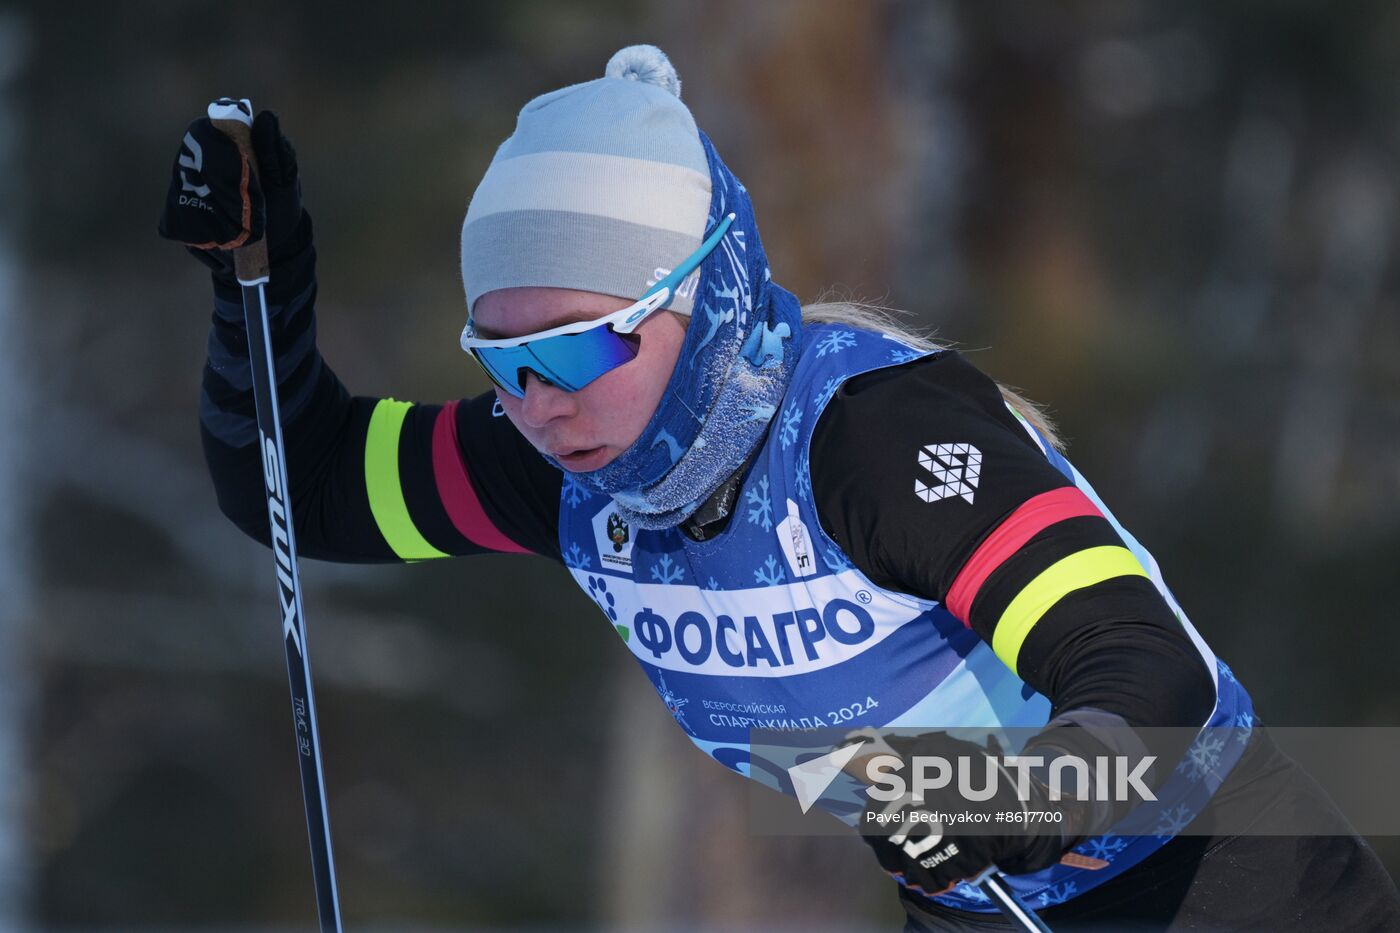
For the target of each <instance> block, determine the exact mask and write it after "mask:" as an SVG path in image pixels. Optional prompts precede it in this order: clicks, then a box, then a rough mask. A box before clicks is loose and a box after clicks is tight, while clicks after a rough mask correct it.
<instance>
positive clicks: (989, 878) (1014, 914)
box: [972, 865, 1050, 933]
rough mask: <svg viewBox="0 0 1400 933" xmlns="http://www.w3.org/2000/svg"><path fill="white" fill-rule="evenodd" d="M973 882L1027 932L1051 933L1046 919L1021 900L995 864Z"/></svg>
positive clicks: (1013, 921)
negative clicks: (1041, 917) (1037, 914)
mask: <svg viewBox="0 0 1400 933" xmlns="http://www.w3.org/2000/svg"><path fill="white" fill-rule="evenodd" d="M972 883H973V884H975V885H977V889H978V890H979V891H981V892H982V893H983V894H985V895H987V896H988V897H990V898H991V899H992V903H993V904H996V905H997V906H998V907H1000V908H1001V912H1002V914H1003V915H1005V917H1006V919H1008V920H1010V921H1011V922H1012V923H1014V924H1016V925H1017V926H1019V927H1020V928H1021V929H1022V930H1025V931H1026V933H1050V928H1049V927H1048V926H1046V925H1045V921H1044V920H1041V919H1040V918H1039V917H1038V916H1036V913H1035V911H1033V910H1031V909H1030V907H1028V906H1027V905H1026V902H1025V901H1023V900H1021V897H1020V895H1018V894H1017V893H1016V892H1015V891H1013V890H1011V885H1009V884H1007V883H1006V879H1005V878H1003V877H1002V876H1001V873H1000V872H998V871H997V868H996V866H995V865H993V866H992V867H991V868H988V869H987V870H986V871H984V872H982V874H980V875H978V876H977V877H976V878H973V879H972Z"/></svg>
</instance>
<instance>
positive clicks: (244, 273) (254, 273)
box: [209, 97, 269, 285]
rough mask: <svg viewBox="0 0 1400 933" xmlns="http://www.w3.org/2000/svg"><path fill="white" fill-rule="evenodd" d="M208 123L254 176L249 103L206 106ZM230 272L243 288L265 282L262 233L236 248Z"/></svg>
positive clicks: (238, 101)
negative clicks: (231, 146) (221, 134)
mask: <svg viewBox="0 0 1400 933" xmlns="http://www.w3.org/2000/svg"><path fill="white" fill-rule="evenodd" d="M209 120H210V122H211V123H213V124H214V127H215V128H216V129H218V130H219V131H220V132H222V133H223V134H224V135H225V136H227V137H228V138H229V139H231V140H233V142H234V145H236V146H238V150H239V152H241V153H243V160H244V161H245V162H247V164H248V170H249V171H250V172H252V173H253V174H254V175H256V174H257V173H258V160H257V157H256V156H255V155H254V154H253V104H252V102H251V101H249V100H248V98H246V97H244V98H241V99H235V98H232V97H220V98H219V99H218V100H216V101H214V102H213V103H212V104H210V105H209ZM233 271H234V274H235V275H236V276H237V277H238V281H239V282H240V283H242V284H244V285H250V284H253V283H255V282H257V281H259V280H262V281H266V280H267V278H268V272H269V266H268V261H267V232H266V231H264V232H263V236H262V238H261V239H260V240H258V241H257V242H256V243H249V244H248V245H247V246H240V247H238V248H237V249H235V250H234V251H233Z"/></svg>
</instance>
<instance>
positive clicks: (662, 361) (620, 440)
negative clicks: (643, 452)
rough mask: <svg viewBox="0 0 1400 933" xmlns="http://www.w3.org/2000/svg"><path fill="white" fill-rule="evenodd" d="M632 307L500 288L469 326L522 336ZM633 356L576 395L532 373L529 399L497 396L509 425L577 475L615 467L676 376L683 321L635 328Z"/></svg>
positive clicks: (480, 304)
mask: <svg viewBox="0 0 1400 933" xmlns="http://www.w3.org/2000/svg"><path fill="white" fill-rule="evenodd" d="M631 303H632V302H631V301H630V300H628V299H625V298H617V297H614V296H612V295H600V294H598V293H597V292H581V291H574V290H573V289H568V288H502V289H498V290H496V291H493V292H487V293H486V294H484V295H482V296H481V297H480V298H478V299H477V301H476V306H475V307H474V308H473V309H472V321H473V323H474V324H475V325H476V330H477V333H478V334H480V335H481V336H483V337H495V338H504V337H519V336H523V335H525V334H533V333H537V332H539V331H542V330H548V329H549V328H551V327H558V326H560V325H561V324H570V323H574V322H576V321H591V320H594V319H596V318H600V317H602V316H604V315H606V314H610V313H612V312H613V311H618V310H620V309H622V308H625V307H627V306H628V305H629V304H631ZM636 333H637V335H638V336H640V337H641V347H640V348H639V349H638V351H637V357H636V359H633V360H631V361H630V362H627V363H624V364H623V365H621V366H619V367H617V368H616V369H613V370H611V371H610V372H607V373H605V374H603V375H602V376H599V377H598V378H597V379H595V380H593V381H592V382H590V383H589V384H588V385H586V386H584V387H583V388H582V389H580V390H579V391H577V392H566V391H564V390H563V389H560V388H558V387H557V386H552V385H548V384H546V383H544V382H541V381H540V379H539V378H538V377H536V376H535V375H533V374H529V375H527V376H526V377H525V378H526V382H525V397H524V398H515V397H514V396H513V395H510V394H509V393H507V392H502V391H499V390H498V391H497V392H496V397H497V398H499V399H500V400H501V407H502V408H503V409H504V410H505V413H506V416H507V417H509V418H510V420H511V423H513V424H514V425H515V427H516V428H517V429H518V430H519V431H520V433H521V434H523V435H524V436H525V439H526V440H528V441H529V442H530V443H531V444H533V445H534V446H535V449H536V450H539V451H541V452H542V453H546V454H549V455H550V456H551V457H553V458H554V459H555V460H557V461H559V463H560V464H562V465H563V466H564V467H565V468H566V469H568V470H569V471H570V472H572V473H587V472H589V471H590V470H596V469H598V468H600V467H602V466H605V465H607V464H608V463H611V462H612V461H613V460H614V459H615V458H616V457H617V456H618V455H619V454H621V453H622V452H623V451H625V450H626V449H627V448H629V447H631V446H632V444H633V442H634V441H636V439H637V438H638V437H640V436H641V433H642V429H643V428H645V427H646V426H647V422H649V421H650V420H651V416H652V414H653V413H655V411H656V406H657V404H658V403H659V402H660V401H661V394H662V393H663V392H664V391H665V390H666V383H667V382H669V381H670V379H671V372H672V370H674V369H675V368H676V359H677V358H678V357H679V356H680V352H681V344H682V343H684V341H685V324H684V323H683V321H682V319H681V318H680V317H679V316H678V315H675V314H671V313H669V312H659V313H656V314H653V315H651V316H650V317H648V318H647V319H646V320H645V321H643V322H642V323H641V325H640V326H639V327H638V328H637V330H636Z"/></svg>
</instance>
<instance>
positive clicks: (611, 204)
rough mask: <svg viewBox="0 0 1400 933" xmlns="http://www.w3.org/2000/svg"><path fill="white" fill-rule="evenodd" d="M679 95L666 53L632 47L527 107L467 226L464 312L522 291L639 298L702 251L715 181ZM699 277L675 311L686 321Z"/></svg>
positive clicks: (686, 286) (685, 288)
mask: <svg viewBox="0 0 1400 933" xmlns="http://www.w3.org/2000/svg"><path fill="white" fill-rule="evenodd" d="M680 93H681V82H680V78H679V77H677V75H676V69H675V68H674V67H673V66H672V65H671V62H670V60H669V59H667V57H666V55H665V53H664V52H662V51H661V50H660V49H658V48H657V47H656V46H653V45H634V46H629V47H627V48H624V49H622V50H621V51H619V52H618V53H617V54H615V55H614V56H613V57H612V59H611V60H610V61H609V62H608V64H607V68H606V69H605V72H604V77H602V78H598V79H596V80H594V81H588V82H586V83H583V84H575V85H571V86H569V87H565V88H560V89H559V90H557V91H551V92H550V93H548V94H544V95H541V96H539V97H536V98H535V99H534V100H532V101H530V102H529V103H528V104H526V105H525V107H524V108H523V109H522V110H521V111H520V116H519V118H518V119H517V121H516V126H515V132H514V134H512V135H511V136H510V138H508V139H507V140H506V141H505V142H504V143H502V144H501V146H500V148H499V149H498V150H497V151H496V156H495V158H494V159H492V161H491V165H490V167H489V168H488V169H487V171H486V175H485V177H483V178H482V180H481V184H479V185H478V186H477V189H476V193H475V194H474V195H473V196H472V199H471V204H470V206H469V207H468V209H467V218H466V221H465V222H464V223H463V225H462V281H463V285H464V286H465V288H466V293H467V308H468V311H470V309H471V308H472V307H473V306H474V305H475V303H476V299H477V298H479V297H481V296H482V295H484V294H485V293H487V292H490V291H495V290H496V289H499V288H517V287H521V286H544V287H552V288H575V289H581V290H584V291H591V292H601V293H603V294H607V295H616V296H617V297H619V298H627V299H636V298H639V297H641V295H642V293H643V292H645V291H646V290H647V288H648V287H649V286H650V285H652V284H653V283H655V282H657V281H658V280H659V279H661V278H664V277H665V276H666V275H667V274H668V273H669V272H670V271H671V269H672V268H673V267H674V266H675V265H676V264H678V263H680V262H681V261H682V260H683V259H685V258H686V257H687V256H689V255H690V254H691V253H692V252H694V251H695V249H696V248H697V247H699V245H700V242H701V240H702V239H703V234H704V232H705V224H706V217H707V214H708V211H709V207H710V195H711V183H710V173H709V168H708V165H707V161H706V156H705V149H704V146H703V145H702V144H701V141H700V134H699V131H698V130H697V129H696V126H695V119H694V118H693V117H692V116H691V114H690V111H689V110H688V109H687V108H686V106H685V104H683V103H682V102H681V99H680ZM698 276H699V273H698V272H697V273H696V275H695V276H692V277H691V278H690V279H688V280H687V281H686V282H685V283H683V284H682V285H681V287H680V288H679V289H678V290H677V294H676V297H675V299H674V300H673V301H672V302H671V304H670V306H669V307H670V309H671V310H673V311H678V312H681V313H683V314H689V313H691V310H692V307H693V297H694V291H695V287H696V282H697V281H698Z"/></svg>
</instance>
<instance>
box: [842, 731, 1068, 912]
mask: <svg viewBox="0 0 1400 933" xmlns="http://www.w3.org/2000/svg"><path fill="white" fill-rule="evenodd" d="M885 741H886V742H887V743H888V746H889V748H890V749H891V750H893V752H894V753H895V754H897V755H898V756H899V757H900V758H902V759H903V760H904V761H905V762H906V765H907V763H909V762H910V761H911V760H912V759H913V758H914V757H915V756H918V757H924V758H929V757H937V758H942V759H943V760H944V761H946V762H948V763H949V764H951V765H952V766H953V767H954V769H960V768H962V767H967V768H969V769H970V770H969V771H968V772H967V773H968V774H969V775H970V776H971V778H972V780H971V782H970V784H971V786H972V787H973V788H976V789H979V790H980V789H981V788H983V787H984V786H985V784H986V777H985V775H986V774H987V771H986V759H987V758H989V757H994V758H1000V757H1001V754H1002V752H1001V749H1000V748H999V747H998V746H997V744H996V742H995V740H994V739H989V744H990V746H991V747H990V749H989V748H984V747H983V746H981V745H978V744H976V743H975V742H967V741H963V740H961V739H955V738H953V737H951V736H949V735H947V734H946V733H943V732H929V733H925V734H923V735H918V736H888V737H886V739H885ZM960 758H965V759H967V763H966V765H963V764H962V763H960V762H959V759H960ZM995 770H996V772H997V781H996V793H995V794H994V795H993V796H992V797H991V798H990V799H988V800H984V801H972V800H968V799H967V798H965V797H963V796H962V795H961V794H960V793H959V792H958V790H957V787H958V781H957V779H956V777H954V778H953V780H951V781H949V783H948V786H946V787H943V788H940V789H938V790H931V791H925V792H924V795H923V800H922V801H921V802H915V801H914V799H913V797H912V796H911V795H910V794H907V793H906V794H904V795H903V796H902V797H901V798H900V799H898V800H894V801H883V800H878V799H875V798H873V797H872V798H871V801H870V806H869V807H868V808H867V809H866V811H865V814H864V816H863V817H862V820H861V826H860V832H861V838H863V839H864V840H865V842H866V844H867V845H869V846H870V847H871V849H873V850H874V852H875V857H876V859H877V860H879V862H880V867H882V868H884V869H885V871H887V872H889V873H890V875H892V876H893V877H894V878H895V880H897V881H899V882H900V883H901V884H903V885H904V886H905V887H907V888H910V889H911V890H914V891H918V892H920V893H922V894H927V895H930V896H932V895H935V894H940V893H943V892H945V891H947V890H948V889H950V888H951V887H953V886H954V885H955V884H957V883H958V882H960V881H967V880H970V879H973V878H975V877H977V876H978V875H980V874H981V873H982V872H983V871H985V870H986V869H988V868H990V867H992V866H993V865H995V866H996V867H997V868H998V869H999V870H1001V871H1003V872H1006V873H1008V874H1023V873H1028V872H1035V871H1040V870H1041V869H1044V868H1049V867H1050V866H1051V865H1054V864H1055V863H1056V862H1058V861H1059V859H1060V855H1061V853H1062V852H1063V851H1064V849H1065V846H1066V841H1065V840H1064V838H1063V836H1062V835H1061V832H1060V828H1061V827H1060V824H1056V823H1053V822H1052V823H1045V822H1031V821H1029V820H1024V819H1023V820H1020V821H1015V820H1014V818H1013V819H1012V820H1011V821H1007V820H1003V819H998V814H999V813H1007V814H1019V813H1023V812H1025V811H1028V810H1029V811H1048V810H1050V809H1052V807H1058V804H1055V805H1052V804H1050V803H1049V802H1048V800H1047V799H1046V794H1045V792H1044V788H1043V787H1041V786H1040V785H1038V784H1037V783H1036V782H1035V781H1033V780H1032V781H1030V782H1029V784H1030V787H1029V790H1030V794H1031V799H1030V800H1027V801H1022V800H1021V799H1020V798H1019V797H1018V795H1017V790H1016V781H1015V780H1014V779H1013V777H1012V776H1010V775H1009V774H1008V772H1007V771H1006V769H1005V768H1003V767H1000V765H999V764H998V765H997V766H996V768H995ZM903 773H904V775H905V779H906V780H908V779H909V774H910V772H909V771H908V768H907V767H906V769H905V771H904V772H903ZM956 773H957V772H956V770H955V771H954V772H953V774H954V775H956ZM872 789H873V788H872ZM938 814H956V815H958V816H955V819H958V822H954V823H946V824H945V823H940V822H938V821H937V819H936V816H937V815H938ZM972 820H977V821H978V822H977V823H973V822H972ZM972 825H982V826H990V827H995V830H996V831H999V832H1003V833H1008V835H984V834H982V833H979V832H976V831H973V832H968V827H969V826H972ZM984 832H985V830H984Z"/></svg>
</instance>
